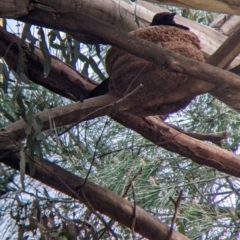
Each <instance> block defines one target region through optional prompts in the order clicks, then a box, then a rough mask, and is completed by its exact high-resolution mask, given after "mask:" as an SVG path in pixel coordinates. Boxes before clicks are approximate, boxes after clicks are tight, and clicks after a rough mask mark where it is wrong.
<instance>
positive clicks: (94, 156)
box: [82, 120, 110, 191]
mask: <svg viewBox="0 0 240 240" xmlns="http://www.w3.org/2000/svg"><path fill="white" fill-rule="evenodd" d="M109 122H110V121H109V120H108V121H106V122H105V124H104V126H103V129H102V131H101V134H100V136H99V138H98V140H97V142H96V145H95V149H94V153H93V157H92V162H91V165H90V168H89V169H88V172H87V175H86V177H85V179H84V182H83V185H82V191H83V188H84V186H85V184H86V182H87V179H88V176H89V174H90V172H91V170H92V166H93V163H94V161H95V159H96V152H97V147H98V144H99V142H100V141H101V139H102V136H103V132H104V130H105V128H106V126H107V125H108V123H109Z"/></svg>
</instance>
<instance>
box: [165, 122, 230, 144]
mask: <svg viewBox="0 0 240 240" xmlns="http://www.w3.org/2000/svg"><path fill="white" fill-rule="evenodd" d="M165 124H166V125H168V126H169V127H172V128H174V129H175V130H177V131H179V132H181V133H184V134H186V135H187V136H189V137H193V138H196V139H198V140H202V141H209V142H212V143H214V144H216V145H218V146H220V147H221V146H222V143H221V142H222V140H224V139H226V138H227V133H226V132H220V133H189V132H186V131H184V130H183V129H182V128H180V127H178V126H175V125H173V124H170V123H165Z"/></svg>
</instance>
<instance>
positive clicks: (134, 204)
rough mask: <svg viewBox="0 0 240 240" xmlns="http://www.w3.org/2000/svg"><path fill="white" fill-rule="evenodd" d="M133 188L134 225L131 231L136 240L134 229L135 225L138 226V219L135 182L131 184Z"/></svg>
mask: <svg viewBox="0 0 240 240" xmlns="http://www.w3.org/2000/svg"><path fill="white" fill-rule="evenodd" d="M131 188H132V195H133V217H132V218H133V219H132V225H131V230H132V237H133V240H135V231H134V228H135V224H136V219H137V211H136V209H137V207H136V194H135V189H134V186H133V182H131Z"/></svg>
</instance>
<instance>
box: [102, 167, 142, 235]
mask: <svg viewBox="0 0 240 240" xmlns="http://www.w3.org/2000/svg"><path fill="white" fill-rule="evenodd" d="M141 173H142V167H141V168H140V170H139V171H138V172H137V173H136V174H135V176H134V177H133V179H132V180H131V181H130V183H129V184H128V186H127V188H126V189H125V191H124V192H123V193H122V194H121V196H122V197H125V196H126V195H127V193H128V191H129V189H130V187H131V186H132V184H133V182H134V181H135V180H136V178H137V176H138V175H140V174H141ZM123 189H124V188H123ZM133 191H134V190H133ZM133 196H134V197H133V199H134V200H135V192H134V193H133ZM133 204H134V205H135V206H134V205H133V222H132V227H131V230H132V228H133V227H134V226H135V223H136V202H135V201H134V203H133ZM113 222H114V220H112V219H111V220H110V221H109V223H108V227H111V225H112V224H113ZM133 229H134V228H133ZM106 230H107V229H106V228H105V229H104V230H103V232H102V234H101V235H100V236H99V239H101V237H102V236H103V235H104V233H105V232H106ZM132 232H133V231H132Z"/></svg>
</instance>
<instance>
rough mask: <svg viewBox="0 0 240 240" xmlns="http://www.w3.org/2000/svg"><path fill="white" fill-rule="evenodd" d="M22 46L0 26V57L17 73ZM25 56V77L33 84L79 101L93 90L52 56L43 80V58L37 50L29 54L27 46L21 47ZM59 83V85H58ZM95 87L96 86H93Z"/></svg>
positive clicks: (87, 79)
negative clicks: (48, 70)
mask: <svg viewBox="0 0 240 240" xmlns="http://www.w3.org/2000/svg"><path fill="white" fill-rule="evenodd" d="M19 46H22V44H21V40H20V39H19V38H18V37H17V36H15V35H14V34H11V33H8V32H7V31H5V30H4V29H3V28H2V27H1V26H0V56H1V57H4V58H5V61H6V62H7V64H8V66H9V68H10V69H13V70H14V71H17V69H18V64H20V63H19V57H18V56H19V49H20V47H19ZM22 51H24V54H25V57H26V59H25V61H24V69H25V72H24V73H25V75H26V76H27V77H28V78H29V79H34V82H35V83H37V84H41V85H42V86H43V87H45V86H47V88H48V89H50V90H51V91H53V92H60V93H62V94H65V93H67V96H66V97H67V98H69V99H71V100H75V101H76V100H80V99H81V97H86V96H87V95H88V93H89V92H90V91H91V90H93V89H94V85H93V84H94V83H95V84H97V83H96V82H94V81H92V80H91V79H89V78H87V77H86V76H84V75H82V74H81V73H78V72H76V71H73V69H72V68H71V67H70V66H68V65H66V64H63V63H62V61H60V60H59V59H58V58H56V57H54V56H52V59H51V71H50V74H49V75H48V77H47V78H44V74H43V64H44V56H43V54H42V51H41V50H40V49H38V48H35V49H34V55H33V54H32V53H31V52H30V49H29V48H28V45H27V44H25V45H23V46H22ZM60 83H61V84H60ZM95 86H96V85H95Z"/></svg>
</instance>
